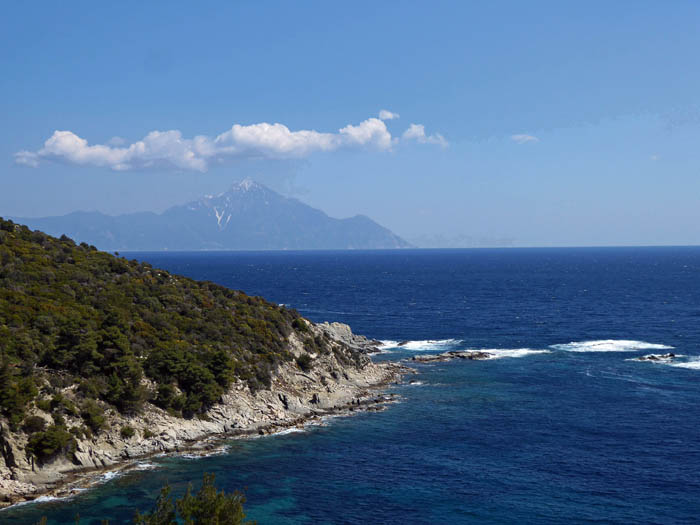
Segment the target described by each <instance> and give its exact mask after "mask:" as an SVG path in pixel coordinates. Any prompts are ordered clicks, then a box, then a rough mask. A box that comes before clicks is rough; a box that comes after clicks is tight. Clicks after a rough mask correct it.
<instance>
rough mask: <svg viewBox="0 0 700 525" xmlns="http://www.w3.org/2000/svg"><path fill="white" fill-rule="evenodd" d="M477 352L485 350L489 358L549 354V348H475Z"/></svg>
mask: <svg viewBox="0 0 700 525" xmlns="http://www.w3.org/2000/svg"><path fill="white" fill-rule="evenodd" d="M475 351H477V352H486V353H487V354H491V356H492V357H489V359H501V358H504V357H525V356H528V355H536V354H551V353H552V351H551V350H535V349H534V348H486V349H483V350H482V349H479V350H475Z"/></svg>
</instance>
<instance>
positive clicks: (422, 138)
mask: <svg viewBox="0 0 700 525" xmlns="http://www.w3.org/2000/svg"><path fill="white" fill-rule="evenodd" d="M402 138H403V140H415V141H416V142H420V143H421V144H437V145H438V146H441V147H443V148H446V147H447V140H445V137H443V136H442V135H440V133H434V134H432V135H426V134H425V126H424V125H423V124H411V125H410V126H408V129H407V130H406V131H404V132H403V135H402Z"/></svg>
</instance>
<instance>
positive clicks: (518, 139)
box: [510, 133, 540, 144]
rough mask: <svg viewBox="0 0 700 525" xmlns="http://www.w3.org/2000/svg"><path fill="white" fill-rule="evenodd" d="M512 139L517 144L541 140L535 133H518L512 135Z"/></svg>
mask: <svg viewBox="0 0 700 525" xmlns="http://www.w3.org/2000/svg"><path fill="white" fill-rule="evenodd" d="M510 138H511V140H512V141H513V142H515V143H517V144H527V143H528V142H539V141H540V139H538V138H537V137H535V136H534V135H526V134H524V133H521V134H518V135H511V136H510Z"/></svg>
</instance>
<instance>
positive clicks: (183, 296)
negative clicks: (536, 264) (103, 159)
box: [0, 219, 397, 501]
mask: <svg viewBox="0 0 700 525" xmlns="http://www.w3.org/2000/svg"><path fill="white" fill-rule="evenodd" d="M396 371H397V369H396V368H395V367H394V368H392V366H391V365H381V366H380V365H375V364H373V363H371V361H370V360H369V358H367V357H366V356H365V355H362V354H360V353H358V352H357V351H354V350H352V349H350V348H349V347H348V346H347V345H345V344H344V343H341V342H340V341H339V340H334V339H333V337H332V334H329V333H328V332H327V331H324V330H322V329H321V328H319V327H316V326H315V325H313V324H312V323H310V322H309V321H307V320H305V319H303V318H301V317H300V316H299V314H298V313H297V312H296V311H294V310H291V309H287V308H284V307H281V306H277V305H274V304H271V303H268V302H266V301H265V300H263V299H261V298H258V297H249V296H247V295H246V294H244V293H243V292H239V291H233V290H229V289H227V288H224V287H222V286H218V285H216V284H213V283H209V282H197V281H194V280H192V279H188V278H185V277H181V276H177V275H172V274H170V273H168V272H166V271H163V270H157V269H154V268H152V267H151V266H150V265H149V264H147V263H139V262H136V261H127V260H125V259H123V258H118V257H115V256H112V255H109V254H107V253H103V252H99V251H97V250H96V249H95V248H94V247H91V246H88V245H87V244H84V243H83V244H81V245H76V244H75V243H74V242H73V241H72V240H70V239H69V238H67V237H63V238H61V239H56V238H53V237H50V236H48V235H46V234H44V233H42V232H39V231H31V230H29V229H28V228H27V227H25V226H20V225H16V224H14V223H13V222H11V221H4V220H2V219H0V454H1V455H0V496H3V495H4V496H5V499H9V500H11V501H14V499H13V498H15V497H17V496H18V495H22V496H26V495H27V494H31V493H36V492H37V491H41V490H45V489H46V488H47V487H50V486H52V485H53V484H55V483H57V482H60V481H61V480H62V479H63V478H64V477H65V473H66V472H68V471H71V470H74V469H76V468H81V467H101V466H106V465H111V464H115V463H118V462H120V461H123V460H124V459H125V458H128V457H133V456H135V455H140V454H146V453H149V452H152V451H156V450H171V449H173V448H177V447H178V446H182V444H183V443H185V442H188V441H191V440H196V439H199V438H201V437H203V436H207V435H210V434H212V433H218V432H228V431H232V430H236V431H247V430H251V429H256V428H259V427H260V426H265V425H274V424H289V423H293V422H295V421H297V420H298V419H299V418H300V417H305V416H308V415H309V414H312V413H313V412H314V411H317V410H320V409H332V408H337V407H339V406H342V405H346V404H348V403H352V402H354V401H355V400H356V398H358V396H359V397H361V396H362V395H363V391H364V390H363V389H365V388H367V387H369V386H371V385H374V384H380V383H382V382H384V381H388V380H390V379H392V378H393V377H395V374H396ZM3 480H4V481H3ZM3 490H4V491H5V494H3ZM0 500H2V498H0Z"/></svg>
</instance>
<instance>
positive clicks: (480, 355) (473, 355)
mask: <svg viewBox="0 0 700 525" xmlns="http://www.w3.org/2000/svg"><path fill="white" fill-rule="evenodd" d="M492 357H493V354H489V353H488V352H481V351H478V350H477V351H473V350H450V351H448V352H443V353H442V354H427V355H415V356H413V358H412V359H411V360H412V361H417V362H419V363H432V362H435V361H451V360H452V359H469V360H473V361H482V360H484V359H490V358H492Z"/></svg>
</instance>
